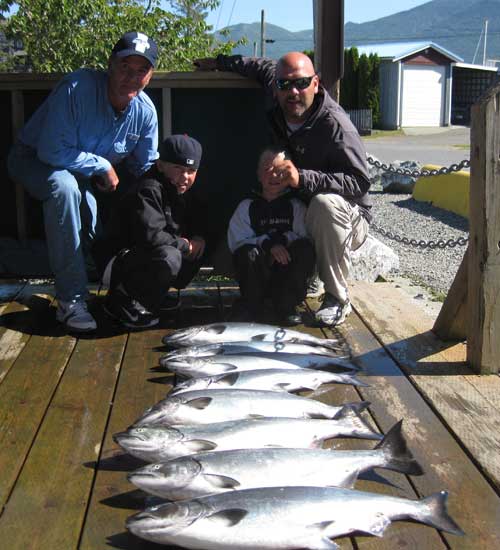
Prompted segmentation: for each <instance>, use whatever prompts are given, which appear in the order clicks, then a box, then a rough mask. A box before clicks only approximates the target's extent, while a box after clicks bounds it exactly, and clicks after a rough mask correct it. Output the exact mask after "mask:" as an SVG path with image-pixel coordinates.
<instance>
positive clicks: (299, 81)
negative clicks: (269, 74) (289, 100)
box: [276, 74, 316, 90]
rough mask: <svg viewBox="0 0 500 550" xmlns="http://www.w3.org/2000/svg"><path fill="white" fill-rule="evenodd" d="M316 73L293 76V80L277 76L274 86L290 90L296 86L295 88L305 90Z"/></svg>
mask: <svg viewBox="0 0 500 550" xmlns="http://www.w3.org/2000/svg"><path fill="white" fill-rule="evenodd" d="M315 76H316V75H315V74H313V75H312V76H304V77H302V78H295V79H293V80H288V79H286V78H277V79H276V87H277V88H278V90H291V89H292V88H297V90H305V89H306V88H309V86H310V85H311V82H312V79H313V78H314V77H315Z"/></svg>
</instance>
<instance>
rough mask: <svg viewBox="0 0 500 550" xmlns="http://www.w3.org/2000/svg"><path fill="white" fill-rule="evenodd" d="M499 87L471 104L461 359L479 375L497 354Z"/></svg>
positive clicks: (493, 369)
mask: <svg viewBox="0 0 500 550" xmlns="http://www.w3.org/2000/svg"><path fill="white" fill-rule="evenodd" d="M499 103H500V85H498V84H497V86H495V87H494V88H492V89H490V91H489V92H488V93H487V94H485V96H484V97H483V98H482V99H481V101H480V102H479V103H477V104H475V105H473V107H472V111H471V113H472V123H471V182H470V183H471V185H470V188H471V193H470V239H469V255H470V257H469V266H468V267H469V269H468V290H467V292H468V296H469V301H468V321H469V326H468V329H467V336H468V339H467V360H468V361H469V363H470V364H471V366H472V367H473V368H474V370H476V371H477V372H480V373H482V374H487V373H498V372H499V357H500V338H498V334H499V333H500V242H499V235H500V190H499V188H500V169H499V168H500V159H499V156H498V151H499V149H500V130H499V129H500V105H499Z"/></svg>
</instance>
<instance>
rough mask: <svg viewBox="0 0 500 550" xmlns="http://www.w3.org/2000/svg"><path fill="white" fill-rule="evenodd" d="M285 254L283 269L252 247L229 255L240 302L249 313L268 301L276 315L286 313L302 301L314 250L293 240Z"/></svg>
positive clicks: (306, 241) (258, 249)
mask: <svg viewBox="0 0 500 550" xmlns="http://www.w3.org/2000/svg"><path fill="white" fill-rule="evenodd" d="M288 252H289V254H290V256H291V261H290V263H288V264H287V265H282V264H278V263H277V262H271V256H270V254H268V253H266V252H264V250H263V249H262V248H260V247H257V246H253V245H244V246H242V247H240V248H238V249H237V250H236V252H235V253H234V254H233V261H234V266H235V271H236V279H237V280H238V283H239V285H240V292H241V297H242V301H243V303H244V304H245V306H246V307H248V309H249V310H250V311H258V310H259V309H260V308H262V305H263V303H264V300H265V298H268V297H269V298H271V300H272V302H273V305H274V307H275V309H276V310H278V311H288V310H290V308H292V307H294V306H296V305H297V304H299V303H300V302H302V301H303V300H304V298H305V297H306V293H307V279H308V278H309V277H310V276H311V274H312V272H313V269H314V264H315V254H314V246H313V244H312V243H311V242H310V241H309V240H307V239H297V240H296V241H294V242H293V243H291V244H290V246H289V247H288Z"/></svg>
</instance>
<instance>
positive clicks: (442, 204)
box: [413, 164, 470, 218]
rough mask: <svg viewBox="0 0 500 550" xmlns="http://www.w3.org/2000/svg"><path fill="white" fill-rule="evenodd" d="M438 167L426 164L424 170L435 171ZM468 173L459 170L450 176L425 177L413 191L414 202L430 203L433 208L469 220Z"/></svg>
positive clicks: (420, 179)
mask: <svg viewBox="0 0 500 550" xmlns="http://www.w3.org/2000/svg"><path fill="white" fill-rule="evenodd" d="M439 168H441V167H440V166H435V165H433V164H427V165H425V166H424V169H425V170H437V169H439ZM469 187H470V173H469V172H467V171H465V170H461V171H460V172H452V173H451V174H443V175H439V176H427V177H422V178H419V179H418V180H417V183H416V184H415V188H414V189H413V198H414V199H415V200H416V201H422V202H430V203H432V204H433V205H434V206H438V207H439V208H444V209H445V210H448V211H449V212H455V214H459V215H460V216H463V217H464V218H469Z"/></svg>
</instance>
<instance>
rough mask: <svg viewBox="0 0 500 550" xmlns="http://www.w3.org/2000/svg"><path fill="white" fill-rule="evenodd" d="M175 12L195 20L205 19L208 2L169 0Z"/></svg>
mask: <svg viewBox="0 0 500 550" xmlns="http://www.w3.org/2000/svg"><path fill="white" fill-rule="evenodd" d="M169 4H170V5H171V6H172V9H173V10H174V12H175V13H178V14H180V15H182V16H184V17H189V18H190V19H193V20H194V21H201V20H205V19H206V18H207V15H208V10H207V5H206V4H207V3H206V2H203V1H199V0H169Z"/></svg>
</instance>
